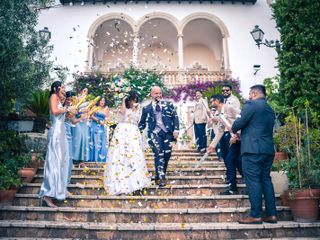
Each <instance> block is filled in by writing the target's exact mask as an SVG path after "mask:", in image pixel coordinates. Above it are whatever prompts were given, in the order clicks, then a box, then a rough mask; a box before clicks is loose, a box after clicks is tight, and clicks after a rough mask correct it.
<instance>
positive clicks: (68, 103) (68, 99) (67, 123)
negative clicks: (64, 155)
mask: <svg viewBox="0 0 320 240" xmlns="http://www.w3.org/2000/svg"><path fill="white" fill-rule="evenodd" d="M73 96H75V93H74V92H72V91H67V92H66V101H65V102H64V104H65V106H66V107H69V106H71V103H72V97H73ZM73 119H74V116H73V115H71V114H67V115H66V118H65V122H64V124H65V128H66V135H67V140H68V147H69V172H68V183H70V182H71V173H72V167H73V163H72V159H73V157H72V156H73V155H72V133H73V127H74V125H73V121H72V120H73Z"/></svg>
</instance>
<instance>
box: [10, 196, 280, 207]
mask: <svg viewBox="0 0 320 240" xmlns="http://www.w3.org/2000/svg"><path fill="white" fill-rule="evenodd" d="M54 202H55V203H56V205H57V206H59V207H82V208H88V207H90V208H123V209H129V208H153V209H159V208H179V209H180V208H192V207H194V206H197V207H198V208H222V207H233V208H234V207H235V208H238V207H249V205H250V203H249V199H248V196H247V195H229V196H228V195H225V196H223V195H221V196H220V195H212V196H205V195H203V196H172V195H170V196H100V195H72V196H70V197H68V198H67V199H66V200H64V201H55V200H54ZM39 203H40V200H39V197H38V194H16V197H15V199H14V202H13V205H14V206H39ZM276 205H277V206H280V205H281V200H280V198H279V195H276Z"/></svg>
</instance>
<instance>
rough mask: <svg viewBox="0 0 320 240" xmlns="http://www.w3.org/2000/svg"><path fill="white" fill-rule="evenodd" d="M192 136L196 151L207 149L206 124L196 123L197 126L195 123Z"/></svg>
mask: <svg viewBox="0 0 320 240" xmlns="http://www.w3.org/2000/svg"><path fill="white" fill-rule="evenodd" d="M194 135H195V138H196V144H197V148H198V151H201V150H202V151H203V150H206V148H207V136H206V123H198V124H196V123H195V124H194Z"/></svg>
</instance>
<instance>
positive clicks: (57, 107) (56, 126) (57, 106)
mask: <svg viewBox="0 0 320 240" xmlns="http://www.w3.org/2000/svg"><path fill="white" fill-rule="evenodd" d="M64 99H65V90H64V86H63V85H62V83H61V82H60V81H56V82H54V83H53V84H52V85H51V91H50V98H49V106H50V119H51V123H52V126H51V128H50V130H49V132H48V147H47V153H46V161H45V165H44V173H43V182H42V185H41V188H40V192H39V197H40V198H41V205H42V204H43V203H46V205H47V206H49V207H57V206H56V205H55V204H54V203H53V202H52V198H55V199H58V200H64V199H65V198H66V197H67V193H68V191H67V184H68V171H69V148H68V140H67V136H66V130H65V125H64V121H65V113H67V112H69V111H70V112H71V113H73V114H74V113H75V112H76V110H75V108H74V107H63V106H62V104H61V101H64Z"/></svg>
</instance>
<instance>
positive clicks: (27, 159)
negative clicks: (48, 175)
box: [0, 131, 35, 182]
mask: <svg viewBox="0 0 320 240" xmlns="http://www.w3.org/2000/svg"><path fill="white" fill-rule="evenodd" d="M4 136H5V137H4ZM0 137H1V140H0V163H1V164H2V165H4V166H6V169H9V170H10V172H11V173H14V174H18V175H19V176H21V178H22V179H23V180H24V181H25V182H30V181H31V180H32V178H33V177H34V175H35V169H34V168H28V167H29V165H30V163H31V161H32V155H31V153H30V151H29V149H28V148H27V146H26V144H25V141H26V138H27V136H25V135H21V134H18V133H16V132H12V131H5V132H2V133H1V134H0Z"/></svg>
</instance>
